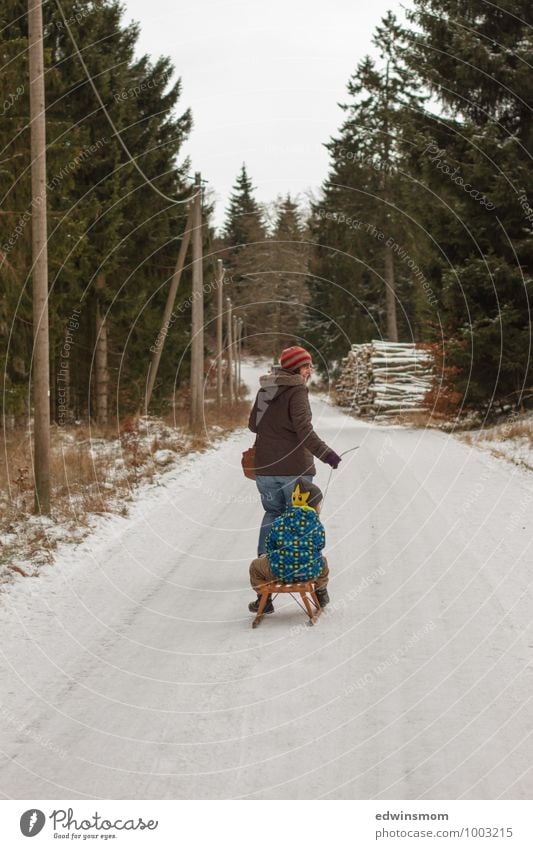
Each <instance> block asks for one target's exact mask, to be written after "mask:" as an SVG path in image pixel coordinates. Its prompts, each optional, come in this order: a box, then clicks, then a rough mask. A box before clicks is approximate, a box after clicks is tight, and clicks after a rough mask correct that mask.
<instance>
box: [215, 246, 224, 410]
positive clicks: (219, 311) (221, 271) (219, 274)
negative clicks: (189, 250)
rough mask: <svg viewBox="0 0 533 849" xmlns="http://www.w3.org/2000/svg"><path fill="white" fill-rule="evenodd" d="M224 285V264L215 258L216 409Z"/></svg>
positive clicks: (219, 401)
mask: <svg viewBox="0 0 533 849" xmlns="http://www.w3.org/2000/svg"><path fill="white" fill-rule="evenodd" d="M223 285H224V265H223V263H222V260H221V259H217V409H218V411H219V412H220V409H221V407H222V329H223V328H222V318H223V316H222V310H223V309H224V306H223V304H224V301H223V297H224V296H223V291H222V289H223Z"/></svg>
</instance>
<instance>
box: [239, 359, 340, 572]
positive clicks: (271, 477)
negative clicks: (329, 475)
mask: <svg viewBox="0 0 533 849" xmlns="http://www.w3.org/2000/svg"><path fill="white" fill-rule="evenodd" d="M279 361H280V366H279V367H276V368H275V370H273V372H272V373H271V374H267V375H264V376H263V377H261V378H260V380H259V383H260V386H261V388H260V390H259V392H258V393H257V397H256V399H255V403H254V406H253V407H252V411H251V413H250V419H249V421H248V427H249V428H250V430H251V431H252V433H255V434H257V438H256V442H255V470H256V476H257V477H256V483H257V488H258V490H259V494H260V496H261V503H262V505H263V508H264V511H265V515H264V516H263V521H262V522H261V529H260V531H259V543H258V546H257V555H258V557H260V556H261V555H262V554H265V544H266V538H267V535H268V532H269V530H270V526H271V524H272V522H273V521H274V519H275V518H276V517H277V516H280V515H281V514H282V513H283V512H284V511H285V510H286V509H287V508H288V507H290V506H291V495H292V490H293V486H294V484H295V481H296V480H297V479H298V478H300V477H303V478H307V479H308V480H310V481H312V480H313V477H314V475H315V474H316V469H315V466H314V463H313V456H314V457H318V459H319V460H322V461H323V462H324V463H328V464H329V465H330V466H331V467H332V468H333V469H336V468H337V466H338V465H339V463H340V461H341V458H340V457H339V456H338V454H336V453H335V451H333V450H332V449H331V448H330V447H329V446H328V445H326V443H325V442H322V440H321V439H320V438H319V437H318V436H317V435H316V433H315V432H314V430H313V425H312V422H311V407H310V406H309V397H308V389H307V386H306V384H307V382H308V381H309V378H310V377H311V373H312V370H313V360H312V357H311V354H310V353H309V351H306V350H305V348H299V347H298V346H292V347H291V348H285V350H284V351H282V352H281V356H280V358H279Z"/></svg>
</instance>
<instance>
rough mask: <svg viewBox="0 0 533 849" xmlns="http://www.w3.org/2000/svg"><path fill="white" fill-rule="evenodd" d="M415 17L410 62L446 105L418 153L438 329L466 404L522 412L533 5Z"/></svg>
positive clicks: (532, 238) (443, 4) (513, 0)
mask: <svg viewBox="0 0 533 849" xmlns="http://www.w3.org/2000/svg"><path fill="white" fill-rule="evenodd" d="M410 17H411V20H412V21H413V22H414V23H416V25H417V29H416V31H413V32H412V33H411V34H410V50H409V54H408V58H409V62H410V64H411V67H412V68H416V69H417V70H418V72H419V73H420V74H421V81H422V83H423V85H425V86H426V87H427V88H428V89H429V90H430V91H431V92H432V93H433V95H434V96H436V97H437V98H438V99H439V100H440V102H441V103H442V105H443V114H441V115H431V116H428V121H427V126H426V128H425V132H423V133H422V134H421V136H420V139H419V150H418V151H417V154H416V156H417V158H418V162H419V170H420V174H421V175H422V186H423V187H424V188H426V187H427V188H429V189H430V190H431V195H432V197H431V200H430V201H428V199H427V194H425V193H424V191H421V192H420V193H419V194H418V196H417V198H415V199H414V201H415V204H419V209H420V211H421V213H422V214H424V210H425V209H427V208H428V207H429V206H432V209H433V214H432V228H431V229H432V236H433V237H434V240H435V244H436V245H437V246H438V249H437V250H435V249H434V251H433V260H432V262H433V270H434V273H435V275H436V277H437V278H438V280H440V284H439V285H440V286H441V297H442V315H441V322H442V327H441V328H439V329H438V332H439V334H440V333H442V332H443V334H444V337H445V339H446V340H447V341H446V343H445V350H446V358H447V362H448V364H449V365H451V366H452V367H453V368H454V369H455V371H456V372H457V374H456V376H455V377H454V383H455V388H456V389H458V390H459V391H460V392H461V394H462V396H463V401H464V403H466V404H472V405H475V406H480V405H481V406H484V407H485V408H487V409H491V408H492V407H493V406H495V405H496V403H499V404H517V403H518V404H520V403H521V402H522V399H523V397H524V389H525V387H527V386H528V385H529V384H530V382H531V365H530V357H529V354H528V349H529V340H530V327H531V315H530V303H531V296H532V294H533V292H532V288H531V285H532V284H531V270H532V260H533V235H532V230H531V221H532V220H533V215H532V216H530V209H529V207H530V205H533V203H532V201H531V198H532V196H533V181H532V177H531V169H530V167H529V161H528V157H529V153H528V151H530V150H531V143H532V141H533V139H532V124H531V108H530V105H528V104H530V103H531V91H532V89H531V83H530V66H531V62H532V61H533V38H532V36H531V32H532V30H531V23H532V14H531V8H530V5H529V4H528V3H526V2H519V0H509V2H507V3H506V4H505V5H504V6H501V5H500V6H499V7H498V8H496V7H494V6H488V5H487V4H485V3H482V2H480V1H479V0H465V1H464V2H463V0H461V2H459V0H432V1H431V2H425V0H424V2H421V0H416V4H415V9H414V11H413V12H412V14H411V16H410ZM436 55H438V56H439V61H438V62H435V56H436Z"/></svg>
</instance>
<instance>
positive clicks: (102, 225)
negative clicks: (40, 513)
mask: <svg viewBox="0 0 533 849" xmlns="http://www.w3.org/2000/svg"><path fill="white" fill-rule="evenodd" d="M61 10H62V12H63V14H64V18H63V16H62V14H61ZM26 11H27V4H26V3H25V2H23V1H22V0H4V2H3V3H2V8H1V12H0V55H1V65H2V75H1V77H0V103H1V104H2V105H3V106H2V114H1V117H0V149H1V151H2V153H1V155H0V161H1V167H0V197H1V204H0V208H1V215H0V263H1V267H0V275H1V288H0V336H1V339H2V345H1V346H0V356H1V357H2V362H1V363H0V365H1V367H2V373H3V375H4V378H3V382H4V389H5V395H4V409H5V412H6V413H7V415H8V416H9V415H10V414H11V415H14V416H17V415H21V416H23V415H24V414H25V413H26V412H27V410H28V408H29V404H28V390H29V375H30V370H31V351H32V324H31V274H30V271H31V211H32V208H33V207H32V205H35V203H38V202H40V199H39V198H37V199H35V198H34V199H32V197H31V190H30V144H29V127H28V117H29V96H28V69H27V44H28V32H27V15H26ZM43 15H44V50H45V69H46V70H45V74H46V78H45V85H46V100H47V194H48V198H47V200H48V208H49V216H48V220H49V246H48V253H49V288H50V333H51V340H50V341H51V354H50V368H51V411H52V417H53V419H54V420H55V421H56V422H59V423H66V422H67V421H68V420H70V419H71V418H72V417H76V418H78V417H80V418H85V417H87V416H89V415H91V416H93V417H95V418H97V419H99V420H100V421H102V422H103V423H104V422H105V421H106V419H107V418H108V416H111V415H114V414H116V411H117V405H118V406H120V407H121V408H123V409H135V408H136V407H137V405H138V404H139V402H140V400H141V399H142V397H143V390H144V381H145V378H146V372H147V366H148V361H149V357H150V353H149V351H150V346H152V345H153V344H154V340H155V339H156V337H157V334H158V330H159V322H160V320H161V314H162V307H163V305H164V302H165V299H166V288H167V287H166V283H167V281H168V279H169V277H170V275H171V274H172V270H173V267H174V263H175V260H176V256H177V253H178V250H179V244H180V238H179V237H180V235H181V234H182V233H183V230H184V225H185V206H184V205H183V204H181V205H180V204H176V203H173V202H172V199H174V198H176V199H178V200H180V199H183V198H185V197H188V196H190V194H191V183H190V180H189V179H188V177H187V172H188V170H189V163H188V162H187V160H185V159H183V158H182V159H181V162H180V161H178V156H179V153H180V150H181V147H182V145H183V142H184V141H185V140H186V138H187V136H188V134H189V132H190V129H191V114H190V112H189V110H185V111H183V112H182V114H181V115H180V114H179V113H178V114H177V113H176V107H177V105H178V102H179V99H180V89H181V83H180V81H179V79H178V80H177V81H176V78H175V75H174V73H173V67H172V65H171V63H170V62H169V60H168V59H166V58H159V59H157V60H155V61H152V60H150V59H149V57H147V56H142V57H141V58H137V57H136V55H135V48H136V43H137V38H138V28H137V26H136V25H134V24H130V25H125V23H124V21H123V12H122V8H121V5H120V3H119V2H117V0H61V4H60V7H59V4H56V3H55V2H51V3H45V4H43ZM65 21H66V23H67V24H68V26H69V27H70V28H71V31H72V34H73V36H74V39H75V41H76V42H77V44H78V46H79V49H80V51H81V54H82V56H83V58H84V61H85V64H86V65H87V68H88V71H89V73H90V76H91V77H92V78H93V80H94V83H95V85H96V87H97V90H98V92H99V94H100V97H101V98H102V100H103V102H104V104H105V106H106V108H107V110H108V112H109V115H110V116H111V119H112V122H113V123H114V125H115V126H116V127H117V128H118V130H119V132H120V134H121V136H122V139H123V141H124V143H125V145H126V147H127V149H128V150H129V152H130V153H131V156H132V157H134V158H136V159H137V162H138V164H139V166H140V168H141V169H142V171H143V172H144V173H145V174H146V175H148V176H149V179H150V180H151V181H152V183H153V185H150V184H149V183H148V182H147V181H146V180H144V179H143V177H142V176H141V174H140V173H139V172H138V170H137V169H136V168H135V167H134V166H133V165H132V163H131V161H130V159H129V158H128V155H127V153H126V152H125V151H124V149H123V147H122V145H121V144H120V142H119V140H118V139H117V137H116V136H115V134H114V131H113V128H112V126H111V125H110V123H109V121H108V119H107V118H106V116H105V114H104V112H103V110H102V108H101V106H100V103H99V102H98V100H97V98H96V95H95V93H94V91H93V89H92V88H91V85H90V83H89V80H88V78H87V76H86V74H85V72H84V69H83V67H82V65H81V63H80V61H79V57H78V56H77V55H76V52H75V48H74V44H73V42H72V40H71V38H70V36H69V33H68V29H67V26H66V23H65ZM154 186H155V187H156V189H157V190H159V193H158V191H156V190H155V189H154ZM165 198H169V199H170V200H168V199H165ZM189 293H190V275H188V274H185V275H184V280H183V282H182V287H181V290H180V293H179V301H178V306H179V302H180V301H184V302H187V298H188V295H189ZM189 311H190V308H188V307H187V305H185V309H184V311H183V315H184V319H185V318H187V316H188V312H189ZM189 337H190V323H189V321H186V320H184V321H182V322H179V323H178V322H176V323H175V324H174V325H173V326H172V327H171V328H169V334H168V344H167V346H166V348H165V351H164V354H163V358H162V361H161V366H160V372H159V377H160V380H159V381H158V386H156V393H155V398H156V402H157V397H158V394H157V393H158V390H159V397H161V396H162V394H164V393H165V392H166V394H167V395H168V387H169V385H170V386H172V384H173V381H174V377H175V374H174V372H175V368H176V362H177V361H178V359H179V356H180V354H181V352H182V351H184V350H185V349H186V346H187V343H188V340H189ZM97 340H98V341H97Z"/></svg>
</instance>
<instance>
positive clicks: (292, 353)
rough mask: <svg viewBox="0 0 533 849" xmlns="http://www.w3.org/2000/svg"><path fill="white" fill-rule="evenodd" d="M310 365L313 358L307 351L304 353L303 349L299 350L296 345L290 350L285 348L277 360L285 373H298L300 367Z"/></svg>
mask: <svg viewBox="0 0 533 849" xmlns="http://www.w3.org/2000/svg"><path fill="white" fill-rule="evenodd" d="M312 363H313V358H312V356H311V354H310V353H309V351H306V350H305V348H299V347H298V346H297V345H293V346H292V348H285V350H284V351H282V352H281V354H280V358H279V364H280V366H281V368H284V369H286V370H287V371H298V369H299V368H300V366H306V365H308V364H309V365H311V364H312Z"/></svg>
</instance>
